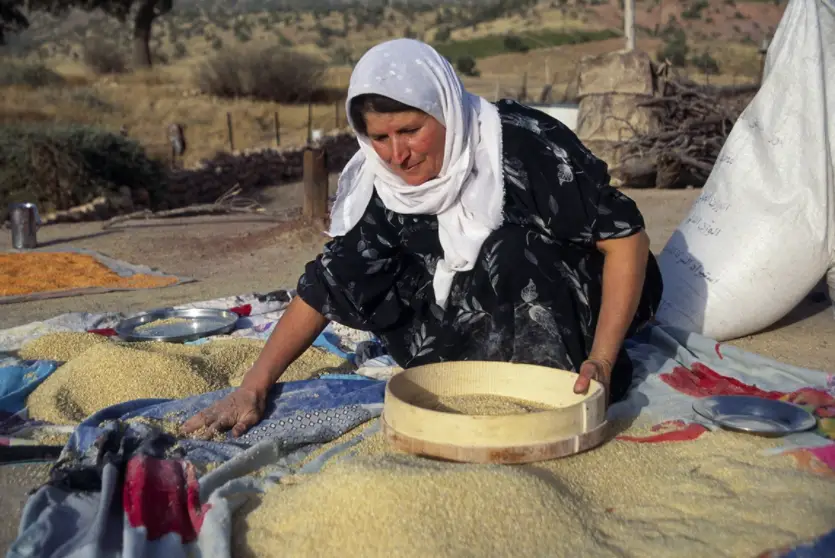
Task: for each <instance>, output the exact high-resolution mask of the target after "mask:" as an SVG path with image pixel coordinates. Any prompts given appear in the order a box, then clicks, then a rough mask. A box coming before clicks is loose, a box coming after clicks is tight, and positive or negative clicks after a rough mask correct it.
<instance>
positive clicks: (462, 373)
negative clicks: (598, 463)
mask: <svg viewBox="0 0 835 558" xmlns="http://www.w3.org/2000/svg"><path fill="white" fill-rule="evenodd" d="M576 380H577V374H575V373H573V372H568V371H566V370H559V369H556V368H547V367H544V366H534V365H529V364H509V363H504V362H472V361H468V362H445V363H439V364H430V365H426V366H420V367H416V368H412V369H407V370H405V371H403V372H400V373H398V374H396V375H395V376H393V377H392V378H391V379H390V380H389V382H388V384H387V385H386V394H385V402H384V405H383V416H382V426H383V432H384V433H385V436H386V438H387V440H388V441H389V443H390V444H392V445H393V446H394V447H396V448H397V449H399V450H402V451H405V452H408V453H413V454H417V455H424V456H428V457H436V458H440V459H446V460H450V461H459V462H469V463H530V462H534V461H545V460H549V459H556V458H559V457H565V456H568V455H573V454H575V453H579V452H582V451H585V450H587V449H591V448H593V447H595V446H597V445H599V444H601V443H602V442H603V439H604V436H605V431H606V404H605V400H604V391H603V386H602V385H601V384H600V383H598V382H595V381H592V385H591V386H590V387H589V390H588V392H587V393H586V394H576V393H574V389H573V388H574V382H575V381H576ZM475 394H479V395H482V394H484V395H499V396H504V397H512V398H515V399H524V400H528V401H531V402H536V403H542V404H544V405H545V406H548V407H553V409H550V408H549V409H547V410H537V411H535V412H530V413H523V414H512V415H499V416H493V415H490V416H488V415H461V414H454V413H448V412H443V411H438V410H434V409H431V408H426V407H427V406H428V405H427V404H428V403H429V402H431V401H437V398H438V397H443V396H455V395H475Z"/></svg>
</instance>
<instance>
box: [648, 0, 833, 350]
mask: <svg viewBox="0 0 835 558" xmlns="http://www.w3.org/2000/svg"><path fill="white" fill-rule="evenodd" d="M834 2H835V0H790V2H789V4H788V6H787V8H786V11H785V13H784V14H783V18H782V20H781V22H780V25H779V26H778V28H777V31H776V33H775V36H774V39H773V41H772V43H771V46H770V48H769V50H768V54H767V58H766V67H765V75H764V79H763V84H762V87H761V88H760V90H759V92H758V93H757V95H756V97H755V98H754V99H753V101H751V104H750V105H748V107H747V108H746V109H745V111H744V112H743V113H742V115H741V117H740V119H739V121H738V122H737V123H736V124H735V125H734V127H733V130H732V131H731V133H730V136H729V137H728V140H727V142H726V143H725V145H724V147H723V148H722V151H721V153H720V155H719V159H718V161H717V163H716V166H715V167H714V168H713V172H712V173H711V174H710V177H709V178H708V180H707V183H706V184H705V186H704V189H703V192H702V195H701V196H700V197H699V199H698V200H697V201H696V202H695V204H694V205H693V207H692V208H691V210H690V214H689V215H688V216H687V218H686V219H685V220H684V221H683V222H682V223H681V224H680V225H679V227H678V229H677V230H676V232H675V233H674V234H673V236H672V237H671V238H670V240H669V241H668V242H667V245H666V246H665V247H664V250H663V251H662V253H661V254H660V256H659V265H660V267H661V272H662V274H663V277H664V296H663V298H662V302H661V306H660V308H659V312H658V319H659V321H661V322H663V323H666V324H669V325H673V326H677V327H681V328H684V329H686V330H689V331H694V332H697V333H700V334H702V335H705V336H707V337H711V338H714V339H717V340H719V341H724V340H727V339H732V338H737V337H741V336H744V335H749V334H751V333H754V332H756V331H760V330H762V329H764V328H766V327H768V326H770V325H772V324H774V323H775V322H776V321H778V320H779V319H780V318H782V317H783V316H785V315H786V314H787V313H788V312H790V311H791V310H792V309H793V308H794V307H795V306H796V305H797V304H798V303H799V302H800V301H801V300H802V299H803V298H804V297H805V296H806V295H807V294H808V293H809V292H810V291H811V290H812V288H814V287H815V285H817V284H818V282H819V281H820V280H821V278H822V277H824V275H826V274H827V271H828V270H830V269H832V268H833V262H834V261H835V260H833V246H835V244H833V224H835V223H833V221H835V214H833V210H834V209H835V206H833V194H835V172H833V158H834V157H835V3H834ZM828 284H829V288H830V295H835V271H833V272H831V273H830V274H829V277H828Z"/></svg>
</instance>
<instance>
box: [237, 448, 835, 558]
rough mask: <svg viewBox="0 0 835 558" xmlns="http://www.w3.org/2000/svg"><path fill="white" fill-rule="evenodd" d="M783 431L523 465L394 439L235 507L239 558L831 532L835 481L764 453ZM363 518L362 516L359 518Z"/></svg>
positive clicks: (534, 551) (544, 548) (670, 543)
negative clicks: (408, 446) (416, 452)
mask: <svg viewBox="0 0 835 558" xmlns="http://www.w3.org/2000/svg"><path fill="white" fill-rule="evenodd" d="M773 444H774V442H773V441H770V440H767V439H762V438H757V437H752V436H745V435H740V434H732V433H727V432H717V433H710V434H705V435H703V436H702V437H701V438H699V439H697V440H695V441H692V442H684V443H666V444H636V443H630V442H621V441H617V440H616V441H612V442H609V443H607V444H605V445H603V446H601V447H600V448H598V449H595V450H592V451H589V452H586V453H582V454H578V455H576V456H573V457H570V458H566V459H560V460H555V461H550V462H545V463H537V464H533V465H524V466H499V465H469V464H451V463H443V462H437V461H431V460H427V459H420V458H416V457H412V456H407V455H404V454H401V453H394V452H391V451H390V450H389V449H388V447H387V445H386V444H385V442H384V440H383V439H382V435H380V434H376V435H374V436H372V437H370V438H368V439H366V440H364V441H362V442H360V444H359V445H358V446H356V447H355V448H354V449H353V450H351V453H354V454H355V456H354V457H351V458H348V457H343V458H341V459H335V460H332V462H331V464H330V465H329V466H328V467H326V468H324V469H323V470H322V472H320V473H318V474H313V475H298V476H296V477H292V478H288V479H287V480H286V481H285V482H282V483H281V484H279V485H277V486H275V487H273V488H271V489H269V490H268V491H267V493H266V494H264V495H263V496H262V497H261V498H259V499H256V500H254V501H253V502H252V503H251V505H250V506H249V507H247V508H245V509H243V510H242V511H241V512H240V513H238V514H237V515H236V517H235V520H234V523H233V548H234V554H235V555H236V556H241V557H257V558H266V557H272V556H295V557H297V558H302V557H307V556H310V557H314V556H315V557H318V556H331V555H333V556H336V555H339V556H344V557H346V558H347V557H353V556H357V557H360V556H362V557H364V558H365V557H373V556H381V557H382V556H398V557H405V558H409V557H421V558H422V557H426V556H433V557H437V558H445V557H459V556H555V557H559V556H577V555H578V552H580V553H582V555H583V556H589V557H594V558H608V557H616V556H617V557H622V556H628V557H643V556H670V557H674V556H717V557H739V556H755V555H757V554H758V553H759V552H762V551H764V550H766V549H768V548H774V547H778V546H781V545H789V544H792V543H794V542H798V541H800V540H802V539H806V538H811V537H814V536H818V535H820V534H822V533H825V532H826V531H828V530H829V529H831V527H832V518H833V517H835V482H833V479H832V477H825V476H818V475H813V474H810V473H807V472H803V471H800V470H798V469H797V468H796V467H795V466H794V464H793V460H792V458H791V457H789V456H767V457H766V456H763V455H760V452H761V451H763V450H765V449H767V448H769V447H772V446H773ZM358 518H361V520H358Z"/></svg>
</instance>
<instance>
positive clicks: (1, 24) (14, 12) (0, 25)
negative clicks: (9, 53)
mask: <svg viewBox="0 0 835 558" xmlns="http://www.w3.org/2000/svg"><path fill="white" fill-rule="evenodd" d="M22 6H23V0H0V45H5V44H6V35H8V34H9V33H20V32H21V31H23V30H24V29H26V28H27V27H29V20H28V19H26V16H25V15H23V12H22V11H20V8H21V7H22Z"/></svg>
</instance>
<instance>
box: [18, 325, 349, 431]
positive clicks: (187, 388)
mask: <svg viewBox="0 0 835 558" xmlns="http://www.w3.org/2000/svg"><path fill="white" fill-rule="evenodd" d="M74 335H75V336H73V337H68V336H67V334H63V333H62V334H48V335H45V336H43V337H41V338H40V339H38V340H37V341H34V342H31V343H29V344H27V346H26V354H27V355H28V356H27V358H34V359H37V358H54V357H55V356H56V355H58V356H63V357H67V358H62V359H60V360H66V363H65V364H63V365H62V366H60V367H59V368H58V369H57V370H56V371H55V372H54V373H53V374H52V375H50V376H49V377H48V378H47V379H46V380H45V381H44V382H43V383H42V384H41V385H40V386H38V388H37V389H35V391H34V392H33V393H32V394H31V395H29V397H28V399H27V406H28V407H29V414H30V416H31V417H32V418H34V419H38V420H44V421H48V422H51V423H54V424H73V423H76V422H78V421H80V420H83V419H84V418H86V417H87V416H89V415H90V414H92V413H94V412H96V411H99V410H101V409H103V408H105V407H109V406H111V405H116V404H118V403H123V402H125V401H130V400H133V399H142V398H171V399H182V398H184V397H190V396H192V395H198V394H201V393H206V392H209V391H215V390H218V389H223V388H227V387H229V386H237V385H240V382H241V378H242V377H243V375H244V374H245V373H246V372H247V370H249V368H250V367H251V366H252V364H253V363H254V362H255V360H256V359H257V358H258V355H259V354H260V353H261V350H262V349H263V347H264V342H263V341H260V340H257V339H245V338H228V339H218V340H214V341H211V342H209V343H205V344H202V345H181V344H175V343H155V342H140V343H121V342H112V341H109V340H107V339H105V338H103V337H101V336H94V335H92V334H82V335H79V334H74ZM85 335H90V336H91V337H87V336H85ZM95 338H98V339H97V340H94V339H95ZM102 340H103V341H102ZM73 343H75V344H73ZM344 364H345V361H344V360H342V359H340V358H338V357H336V356H335V355H332V354H330V353H325V352H324V351H322V350H320V349H317V348H311V349H309V350H308V351H306V352H305V353H304V354H303V355H302V356H301V357H300V358H299V359H298V360H297V361H296V362H295V363H294V364H293V366H292V367H291V368H290V369H288V373H287V374H286V375H285V377H282V381H290V380H298V379H307V378H310V377H313V376H314V375H316V374H318V373H319V372H321V371H322V369H323V368H325V367H327V366H329V365H330V366H340V365H343V366H344Z"/></svg>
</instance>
